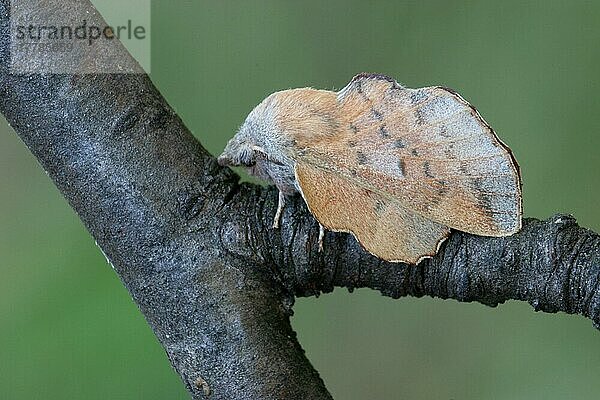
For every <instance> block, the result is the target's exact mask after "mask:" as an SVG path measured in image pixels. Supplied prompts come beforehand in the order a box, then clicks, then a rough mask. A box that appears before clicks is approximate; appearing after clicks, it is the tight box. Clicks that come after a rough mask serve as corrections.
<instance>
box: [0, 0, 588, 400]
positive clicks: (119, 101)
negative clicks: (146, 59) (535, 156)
mask: <svg viewBox="0 0 600 400" xmlns="http://www.w3.org/2000/svg"><path fill="white" fill-rule="evenodd" d="M81 7H87V8H90V10H92V8H91V7H92V6H91V5H90V4H89V3H88V2H86V1H82V2H81ZM37 11H39V10H37ZM8 12H9V10H8V1H7V0H0V21H1V22H0V61H1V62H0V111H1V112H2V113H3V114H4V115H5V117H6V119H7V120H8V121H9V123H10V124H11V126H12V127H13V128H14V130H15V131H16V132H17V134H18V135H19V136H20V137H21V139H22V140H23V141H24V142H25V144H26V145H27V146H28V148H29V149H30V150H31V152H32V153H33V154H34V155H35V156H36V157H37V159H38V160H39V162H40V164H41V166H42V167H43V168H44V170H45V171H47V172H48V174H49V176H50V178H51V179H52V180H53V181H54V182H55V184H56V185H57V186H58V188H59V189H60V190H61V192H62V193H63V194H64V196H65V198H66V199H67V200H68V202H69V203H70V204H71V206H72V207H73V208H74V209H75V210H76V211H77V213H78V214H79V216H80V217H81V219H82V221H83V223H84V224H85V226H86V227H87V229H88V230H89V232H90V233H91V234H92V236H93V237H94V238H95V240H96V241H97V243H98V245H99V247H100V248H101V249H102V251H103V252H104V254H105V255H106V257H107V258H108V260H109V261H110V262H111V264H112V265H113V266H114V269H115V271H116V272H117V274H118V275H119V277H120V278H121V280H122V282H123V284H124V286H125V287H126V288H127V289H128V290H129V292H130V293H131V295H132V297H133V299H134V300H135V302H136V303H137V304H138V306H139V308H140V310H141V311H142V313H143V314H144V315H145V317H146V319H147V321H148V323H149V325H150V327H151V328H152V329H153V331H154V333H155V334H156V336H157V337H158V339H159V340H160V343H161V344H162V345H163V346H164V348H165V350H166V352H167V354H168V356H169V359H170V360H171V363H172V365H173V367H174V368H175V369H176V370H177V372H178V373H179V375H180V376H181V378H182V380H183V382H184V383H185V385H186V386H187V388H188V390H189V392H190V394H191V395H192V397H193V398H194V399H202V398H207V397H208V396H207V393H209V392H210V398H211V399H258V398H260V399H329V398H331V396H330V395H329V393H328V392H327V390H326V389H325V386H324V384H323V382H322V380H321V379H320V378H319V375H318V374H317V372H316V371H315V370H314V368H313V367H312V366H311V364H310V363H309V361H308V360H307V359H306V357H305V355H304V353H303V351H302V349H301V347H300V345H299V344H298V342H297V340H296V336H295V333H294V331H293V330H292V328H291V326H290V315H291V313H292V305H293V302H294V298H295V297H297V296H311V295H316V294H318V293H320V292H328V291H331V290H333V288H334V287H336V286H343V287H347V288H350V289H352V288H358V287H370V288H373V289H377V290H379V291H381V293H383V294H384V295H387V296H391V297H394V298H398V297H401V296H408V295H410V296H417V297H420V296H433V297H441V298H452V299H456V300H459V301H478V302H481V303H483V304H486V305H490V306H495V305H497V304H499V303H502V302H504V301H506V300H511V299H515V300H523V301H527V302H529V303H530V304H532V306H533V307H534V309H535V310H541V311H546V312H558V311H564V312H567V313H573V314H575V313H576V314H581V315H583V316H585V317H587V318H590V319H591V320H592V321H593V323H594V325H595V326H596V327H597V328H598V327H600V288H599V284H598V283H599V273H600V264H599V260H600V246H599V244H600V238H599V236H598V235H597V234H596V233H594V232H591V231H589V230H586V229H584V228H581V227H579V226H578V225H577V224H576V222H575V220H574V219H573V218H572V217H570V216H565V215H557V216H554V217H552V218H550V219H548V220H546V221H538V220H535V219H527V220H525V222H524V228H523V230H522V232H520V233H519V234H516V235H514V236H512V237H508V238H487V237H478V236H473V235H469V234H465V233H461V232H454V233H453V234H452V235H451V237H450V239H449V240H448V241H447V242H446V243H445V244H444V245H443V247H442V248H441V250H440V252H439V254H438V255H437V256H436V257H435V258H433V259H431V260H426V261H424V262H422V263H421V264H419V265H418V266H416V267H415V266H407V265H403V264H390V263H385V262H382V261H380V260H378V259H376V258H374V257H373V256H371V255H369V254H367V253H365V251H363V250H362V248H361V247H360V246H359V245H358V244H357V243H356V241H355V240H354V239H353V238H352V237H351V236H349V235H346V234H335V233H331V232H329V233H327V235H326V237H325V251H324V252H318V251H317V245H316V244H317V236H318V225H317V224H316V222H315V221H314V219H313V218H312V216H311V215H310V214H309V213H308V211H307V209H306V207H305V206H304V204H303V202H302V200H301V199H300V198H295V199H293V200H292V201H290V202H289V204H288V207H287V208H286V210H285V213H284V215H283V220H282V228H281V229H279V230H274V229H271V227H270V225H271V222H272V217H273V215H274V212H275V208H276V205H277V193H276V191H275V190H273V189H272V188H262V187H259V186H254V185H250V184H239V183H238V177H237V176H236V175H235V174H234V173H233V172H232V171H230V170H228V169H223V168H220V167H219V166H217V164H216V163H215V160H214V158H213V157H212V156H211V155H210V154H209V153H208V152H207V151H206V150H204V149H203V148H202V146H201V145H200V144H199V143H198V142H197V141H196V139H195V138H194V137H193V136H192V135H191V134H190V132H189V131H188V130H187V129H186V127H185V126H184V125H183V123H182V122H181V120H180V119H179V118H178V117H177V115H176V114H175V113H174V112H173V110H172V109H171V108H170V107H169V106H168V105H167V103H166V101H165V100H164V98H163V97H162V96H161V95H160V93H159V92H158V91H157V90H156V88H155V87H154V86H153V84H152V82H151V81H150V79H149V78H148V77H147V76H146V75H143V74H140V75H137V74H136V75H133V74H130V75H108V74H105V75H67V74H65V75H41V74H37V75H26V76H23V75H11V74H10V73H9V69H8V57H9V43H8V41H9V37H8ZM123 57H125V58H124V60H123V61H124V62H127V63H130V62H134V61H133V60H131V59H129V58H128V56H127V55H123Z"/></svg>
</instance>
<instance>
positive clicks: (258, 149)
mask: <svg viewBox="0 0 600 400" xmlns="http://www.w3.org/2000/svg"><path fill="white" fill-rule="evenodd" d="M251 149H252V151H255V152H257V153H258V154H259V155H260V156H261V157H262V158H263V159H265V160H267V161H269V162H272V163H273V164H276V165H284V164H283V163H282V162H280V161H278V160H275V159H274V158H271V156H269V154H267V152H266V151H265V149H263V148H262V147H260V146H252V147H251Z"/></svg>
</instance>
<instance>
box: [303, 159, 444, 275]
mask: <svg viewBox="0 0 600 400" xmlns="http://www.w3.org/2000/svg"><path fill="white" fill-rule="evenodd" d="M296 180H297V181H298V183H299V186H300V187H301V192H302V196H303V197H304V200H305V201H306V204H307V205H308V207H309V209H310V211H311V212H312V214H313V215H314V216H315V218H316V219H317V220H318V221H319V222H320V223H321V224H322V225H323V226H325V227H326V228H327V229H329V230H334V231H338V232H339V231H343V232H351V233H353V234H354V236H355V237H356V238H357V239H358V241H359V242H360V243H361V244H362V245H363V247H364V248H365V249H366V250H367V251H369V252H370V253H372V254H374V255H376V256H377V257H379V258H382V259H384V260H387V261H396V262H398V261H402V262H408V263H411V264H416V263H418V262H419V260H421V259H422V258H423V257H427V256H433V255H434V254H435V253H436V251H437V248H438V246H439V244H440V243H441V242H442V241H443V240H444V239H445V238H446V237H448V234H449V233H450V230H449V229H448V228H447V227H446V226H443V225H441V224H438V223H436V222H433V221H431V220H429V219H427V218H424V217H422V216H421V215H419V214H417V213H415V212H413V211H412V210H410V209H407V208H405V207H403V206H402V205H401V204H400V203H399V202H397V201H393V200H392V199H390V198H389V195H385V194H380V193H376V192H374V191H372V190H369V189H366V188H364V187H361V186H360V185H358V184H356V183H355V182H353V181H352V180H351V179H345V178H344V177H343V176H341V175H339V174H335V173H331V172H329V171H326V170H324V169H322V168H318V167H315V166H312V165H310V164H302V163H300V164H296Z"/></svg>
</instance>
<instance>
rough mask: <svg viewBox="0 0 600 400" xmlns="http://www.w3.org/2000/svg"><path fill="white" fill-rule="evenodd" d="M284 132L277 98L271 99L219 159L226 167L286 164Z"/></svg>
mask: <svg viewBox="0 0 600 400" xmlns="http://www.w3.org/2000/svg"><path fill="white" fill-rule="evenodd" d="M284 158H285V157H284V156H283V155H282V151H281V132H280V129H279V127H278V125H277V124H276V122H275V110H274V103H273V96H269V97H267V98H266V99H265V100H263V102H262V103H260V104H259V105H258V106H256V107H255V108H254V110H252V112H251V113H250V114H249V115H248V117H246V120H245V121H244V123H243V124H242V126H241V127H240V129H239V130H238V132H237V133H236V134H235V136H234V137H233V138H231V139H230V140H229V142H228V143H227V146H225V150H223V153H222V154H221V155H220V156H219V158H218V162H219V164H220V165H222V166H231V167H239V166H243V167H253V166H254V165H256V162H257V161H259V160H265V161H269V162H272V163H274V164H282V163H283V162H284V160H283V159H284Z"/></svg>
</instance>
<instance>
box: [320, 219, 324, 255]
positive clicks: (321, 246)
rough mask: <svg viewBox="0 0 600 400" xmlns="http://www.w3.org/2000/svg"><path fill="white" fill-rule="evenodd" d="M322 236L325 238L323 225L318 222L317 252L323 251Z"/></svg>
mask: <svg viewBox="0 0 600 400" xmlns="http://www.w3.org/2000/svg"><path fill="white" fill-rule="evenodd" d="M323 238H325V227H324V226H323V225H321V224H320V223H319V252H321V251H323Z"/></svg>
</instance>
